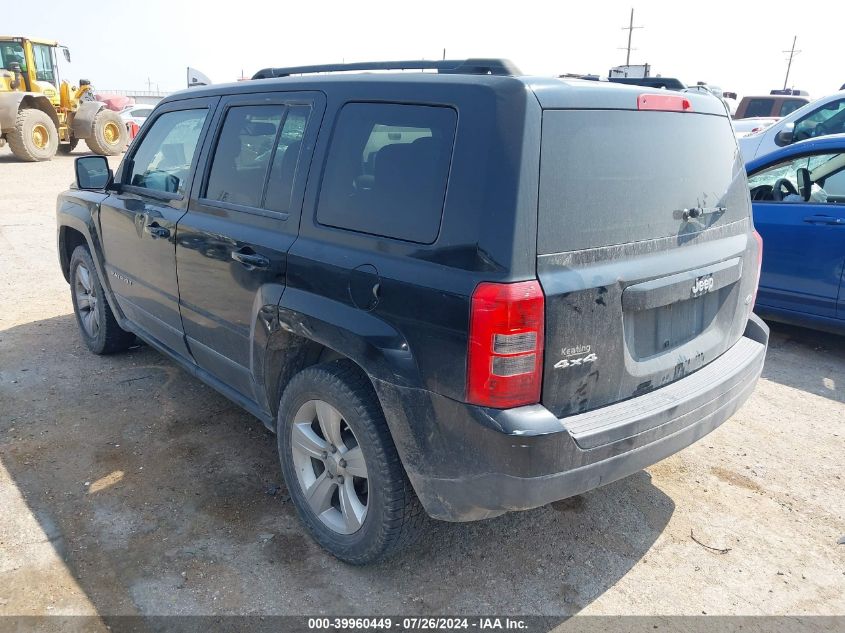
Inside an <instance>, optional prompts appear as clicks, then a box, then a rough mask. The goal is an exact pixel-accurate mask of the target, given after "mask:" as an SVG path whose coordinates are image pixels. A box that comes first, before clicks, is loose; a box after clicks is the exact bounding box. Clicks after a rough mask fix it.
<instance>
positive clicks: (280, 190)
mask: <svg viewBox="0 0 845 633" xmlns="http://www.w3.org/2000/svg"><path fill="white" fill-rule="evenodd" d="M323 107H324V106H323V101H322V97H321V95H317V94H314V93H272V94H250V95H240V96H233V97H229V98H226V99H223V100H222V101H221V104H220V107H219V108H218V114H217V116H216V117H215V122H214V129H215V130H216V131H215V133H214V136H213V139H212V141H211V142H210V143H208V144H207V147H206V148H205V149H204V150H203V155H202V157H201V165H203V166H204V169H203V173H204V176H203V177H202V178H201V179H199V178H198V180H197V182H196V183H195V186H194V189H193V191H192V194H191V200H190V205H189V207H188V213H187V214H186V215H185V217H184V218H182V220H181V221H180V222H179V226H178V230H177V239H176V262H177V269H178V273H179V305H180V310H181V314H182V323H183V325H184V328H185V336H186V338H187V341H188V346H189V348H190V350H191V353H192V354H193V356H194V358H195V359H196V361H197V364H199V365H200V367H202V368H203V369H206V370H207V371H209V372H210V373H211V374H213V375H214V376H216V377H217V378H219V379H220V380H221V381H223V382H225V383H226V384H227V385H229V386H231V387H233V388H235V389H237V390H238V391H239V392H241V393H242V394H243V395H245V396H247V397H248V398H250V399H254V398H255V395H254V392H253V381H252V358H253V354H252V348H251V343H252V341H253V339H254V338H258V339H260V335H261V332H260V329H261V328H262V327H263V326H262V321H261V320H262V319H264V320H272V319H274V318H275V310H276V307H277V306H278V303H279V300H280V298H281V295H282V291H283V289H284V284H285V271H286V265H287V261H286V260H287V251H288V249H289V248H290V246H291V244H292V243H293V241H294V240H295V239H296V236H297V233H298V227H299V216H300V211H301V207H302V194H303V190H304V186H305V176H306V174H307V165H308V161H309V159H310V156H311V151H312V149H313V143H314V137H315V135H316V131H317V128H318V127H319V120H320V114H321V112H322V109H323ZM256 328H258V329H259V331H258V332H256Z"/></svg>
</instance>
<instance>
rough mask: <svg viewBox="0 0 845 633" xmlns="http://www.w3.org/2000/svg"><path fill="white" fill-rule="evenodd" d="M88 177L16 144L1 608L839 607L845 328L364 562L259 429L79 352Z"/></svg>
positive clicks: (3, 232)
mask: <svg viewBox="0 0 845 633" xmlns="http://www.w3.org/2000/svg"><path fill="white" fill-rule="evenodd" d="M83 148H84V146H83ZM83 148H80V149H78V150H77V151H76V152H75V155H80V154H82V153H84V152H82V151H80V150H82V149H83ZM72 173H73V166H72V157H62V156H59V157H57V158H56V159H54V160H53V161H51V162H49V163H37V164H24V163H18V162H15V161H14V159H13V158H12V156H11V154H10V153H9V151H8V149H2V150H0V306H2V309H0V508H2V510H0V578H2V579H3V580H2V582H0V615H10V614H18V615H20V614H29V615H39V614H54V615H56V614H100V615H118V614H127V615H138V614H141V615H151V614H211V613H237V614H303V613H309V614H316V613H332V614H362V615H372V614H378V613H384V614H397V613H428V614H437V613H449V614H462V613H466V614H472V613H490V612H495V613H502V614H507V613H514V614H550V615H562V614H575V613H584V614H608V615H612V614H626V613H634V614H687V615H696V614H701V613H708V614H747V615H759V614H801V615H809V614H845V545H839V544H837V540H838V539H840V537H842V536H843V535H845V487H843V481H842V477H843V475H845V468H843V466H845V339H843V338H841V337H836V336H833V335H827V334H820V333H813V332H810V331H806V330H801V329H793V328H785V327H775V328H774V329H773V337H772V343H771V348H770V351H769V357H768V361H767V364H766V368H765V371H764V375H763V379H762V380H761V381H760V383H759V385H758V387H757V390H756V392H755V393H754V395H753V396H752V397H751V399H750V401H749V402H748V403H747V404H746V405H745V406H744V407H743V409H742V410H741V411H739V412H738V413H737V414H736V415H735V416H734V418H733V419H731V420H730V421H729V422H727V423H725V424H724V425H723V426H722V427H721V428H719V429H718V430H717V431H715V432H714V433H712V434H711V435H709V436H707V437H706V438H704V439H703V440H702V441H700V442H698V443H697V444H696V445H694V446H692V447H690V448H687V449H686V450H684V451H682V452H680V453H679V454H677V455H675V456H673V457H671V458H669V459H667V460H665V461H663V462H660V463H659V464H656V465H655V466H653V467H651V468H649V469H647V470H646V471H642V472H640V473H637V474H636V475H634V476H632V477H629V478H627V479H625V480H623V481H619V482H617V483H614V484H611V485H609V486H606V487H604V488H601V489H599V490H595V491H593V492H591V493H589V494H587V495H584V496H583V497H577V498H575V499H570V500H567V501H564V502H559V503H555V504H552V505H550V506H547V507H544V508H540V509H537V510H533V511H530V512H523V513H517V514H511V515H506V516H504V517H500V518H497V519H493V520H489V521H483V522H479V523H474V524H446V523H438V522H431V525H430V527H429V529H428V530H427V532H426V535H425V536H424V537H423V539H422V540H421V542H420V543H419V544H418V545H417V546H415V547H414V548H413V549H412V550H411V551H409V552H407V553H406V554H405V555H404V556H401V557H399V558H396V559H394V560H392V561H390V562H388V563H385V564H382V565H379V566H374V567H369V568H363V569H361V568H354V567H349V566H346V565H344V564H342V563H339V562H338V561H336V560H335V559H333V558H331V557H330V556H328V555H326V554H325V553H324V552H323V551H322V550H321V549H320V548H319V547H317V546H316V545H315V544H314V543H313V542H312V541H311V540H310V539H309V537H308V536H307V534H306V533H305V532H304V530H303V528H302V526H301V525H300V523H299V522H298V520H297V517H296V514H295V511H294V508H293V507H292V505H291V503H290V501H289V499H288V496H287V494H286V491H285V488H284V487H283V486H282V485H281V475H280V471H279V466H278V462H277V458H276V454H275V448H274V440H273V437H272V435H271V434H270V433H268V432H267V431H266V430H265V429H264V427H263V426H262V425H261V424H260V423H259V422H258V421H257V420H255V419H254V418H252V417H250V416H249V415H248V414H246V413H244V412H242V411H241V410H239V409H238V408H237V407H236V406H235V405H233V404H231V403H230V402H229V401H228V400H226V399H225V398H223V397H222V396H220V395H218V394H217V393H216V392H214V391H212V390H211V389H210V388H208V387H206V386H204V385H203V384H201V383H200V382H199V381H197V380H195V379H193V378H191V377H190V376H189V375H188V374H186V373H185V372H183V371H181V370H180V369H178V368H177V367H176V366H175V365H174V364H173V363H171V362H170V361H169V360H167V359H166V358H165V357H163V356H162V355H160V354H158V353H157V352H155V351H153V350H151V349H149V348H147V347H145V346H139V347H137V348H135V349H133V350H130V351H129V352H128V353H125V354H122V355H117V356H112V357H97V356H93V355H92V354H90V353H89V352H88V351H87V349H86V348H85V347H84V345H83V344H82V342H81V341H80V339H79V337H78V336H77V331H76V323H75V321H74V318H73V316H72V314H71V302H70V294H69V291H68V287H67V285H66V283H65V281H64V279H63V277H62V275H61V272H60V270H59V266H58V263H57V255H56V242H55V220H54V208H55V197H56V194H57V193H58V192H59V191H61V190H62V189H64V188H65V187H66V186H67V185H68V183H69V182H70V181H71V179H72V177H73V176H72ZM693 536H694V538H693ZM696 540H697V541H698V542H696ZM699 542H700V543H701V544H699ZM704 545H706V546H709V547H705V546H704ZM711 548H717V549H718V550H723V551H715V550H714V549H711Z"/></svg>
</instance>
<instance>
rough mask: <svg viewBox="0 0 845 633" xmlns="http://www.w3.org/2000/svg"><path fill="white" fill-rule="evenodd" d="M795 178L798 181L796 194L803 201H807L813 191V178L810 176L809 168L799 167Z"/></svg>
mask: <svg viewBox="0 0 845 633" xmlns="http://www.w3.org/2000/svg"><path fill="white" fill-rule="evenodd" d="M796 180H797V181H798V195H800V196H801V197H802V198H803V199H804V202H809V201H810V194H811V193H812V191H813V179H812V177H811V176H810V170H809V169H807V168H806V167H799V168H798V172H797V173H796Z"/></svg>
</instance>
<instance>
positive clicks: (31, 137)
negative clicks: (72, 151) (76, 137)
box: [7, 108, 59, 162]
mask: <svg viewBox="0 0 845 633" xmlns="http://www.w3.org/2000/svg"><path fill="white" fill-rule="evenodd" d="M7 138H8V140H9V149H11V150H12V153H13V154H14V155H15V157H16V158H18V159H19V160H25V161H27V162H35V161H42V160H50V159H51V158H53V156H55V155H56V151H57V150H58V149H59V133H58V131H57V130H56V126H55V124H54V123H53V119H51V118H50V115H49V114H47V113H46V112H43V111H41V110H36V109H34V108H24V109H22V110H20V111H19V112H18V116H17V118H16V119H15V127H14V128H12V129H11V130H10V131H9V133H8V136H7Z"/></svg>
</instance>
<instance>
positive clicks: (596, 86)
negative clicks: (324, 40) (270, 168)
mask: <svg viewBox="0 0 845 633" xmlns="http://www.w3.org/2000/svg"><path fill="white" fill-rule="evenodd" d="M364 85H366V86H369V87H371V88H373V89H376V88H378V89H380V90H381V91H382V92H384V91H389V89H390V88H391V87H395V88H400V87H401V88H404V89H406V90H407V89H414V88H419V90H420V95H421V96H425V95H426V89H427V88H433V87H435V86H437V87H441V88H442V87H443V86H444V85H451V86H455V87H456V88H458V87H466V88H470V89H472V88H476V89H478V88H481V89H486V90H489V91H490V92H492V93H499V92H502V93H506V92H512V91H513V90H514V89H515V88H518V89H522V90H525V89H528V90H530V91H532V92H533V93H534V95H535V96H536V98H537V100H538V101H539V103H540V106H541V107H542V108H591V107H601V108H609V109H617V108H618V109H629V110H635V109H636V108H637V97H638V96H639V95H641V94H654V93H659V94H666V95H679V94H680V93H677V92H674V91H665V90H660V89H655V88H649V87H646V86H632V85H626V84H619V83H615V82H604V81H601V82H599V81H589V80H582V79H566V78H556V77H532V76H525V75H517V76H511V75H476V74H441V73H432V72H407V71H406V72H355V73H349V72H343V73H331V74H315V75H297V76H289V77H279V78H272V79H253V80H247V81H240V82H235V83H228V84H215V85H212V86H202V87H195V88H187V89H185V90H181V91H179V92H176V93H173V94H171V95H169V96H167V97H166V98H165V99H164V100H162V103H166V102H172V101H178V100H181V99H190V98H194V97H215V96H223V95H226V96H229V95H238V94H249V93H255V92H275V91H285V90H291V91H292V90H296V91H309V90H315V91H321V92H339V93H343V92H347V91H349V92H359V91H360V89H361V87H362V86H364ZM683 97H684V98H686V99H689V101H690V102H691V103H692V104H693V111H694V112H698V113H706V114H716V115H721V116H727V111H726V110H725V106H724V104H723V103H722V102H721V101H720V100H719V99H717V98H715V97H713V96H711V95H704V94H695V93H683Z"/></svg>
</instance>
